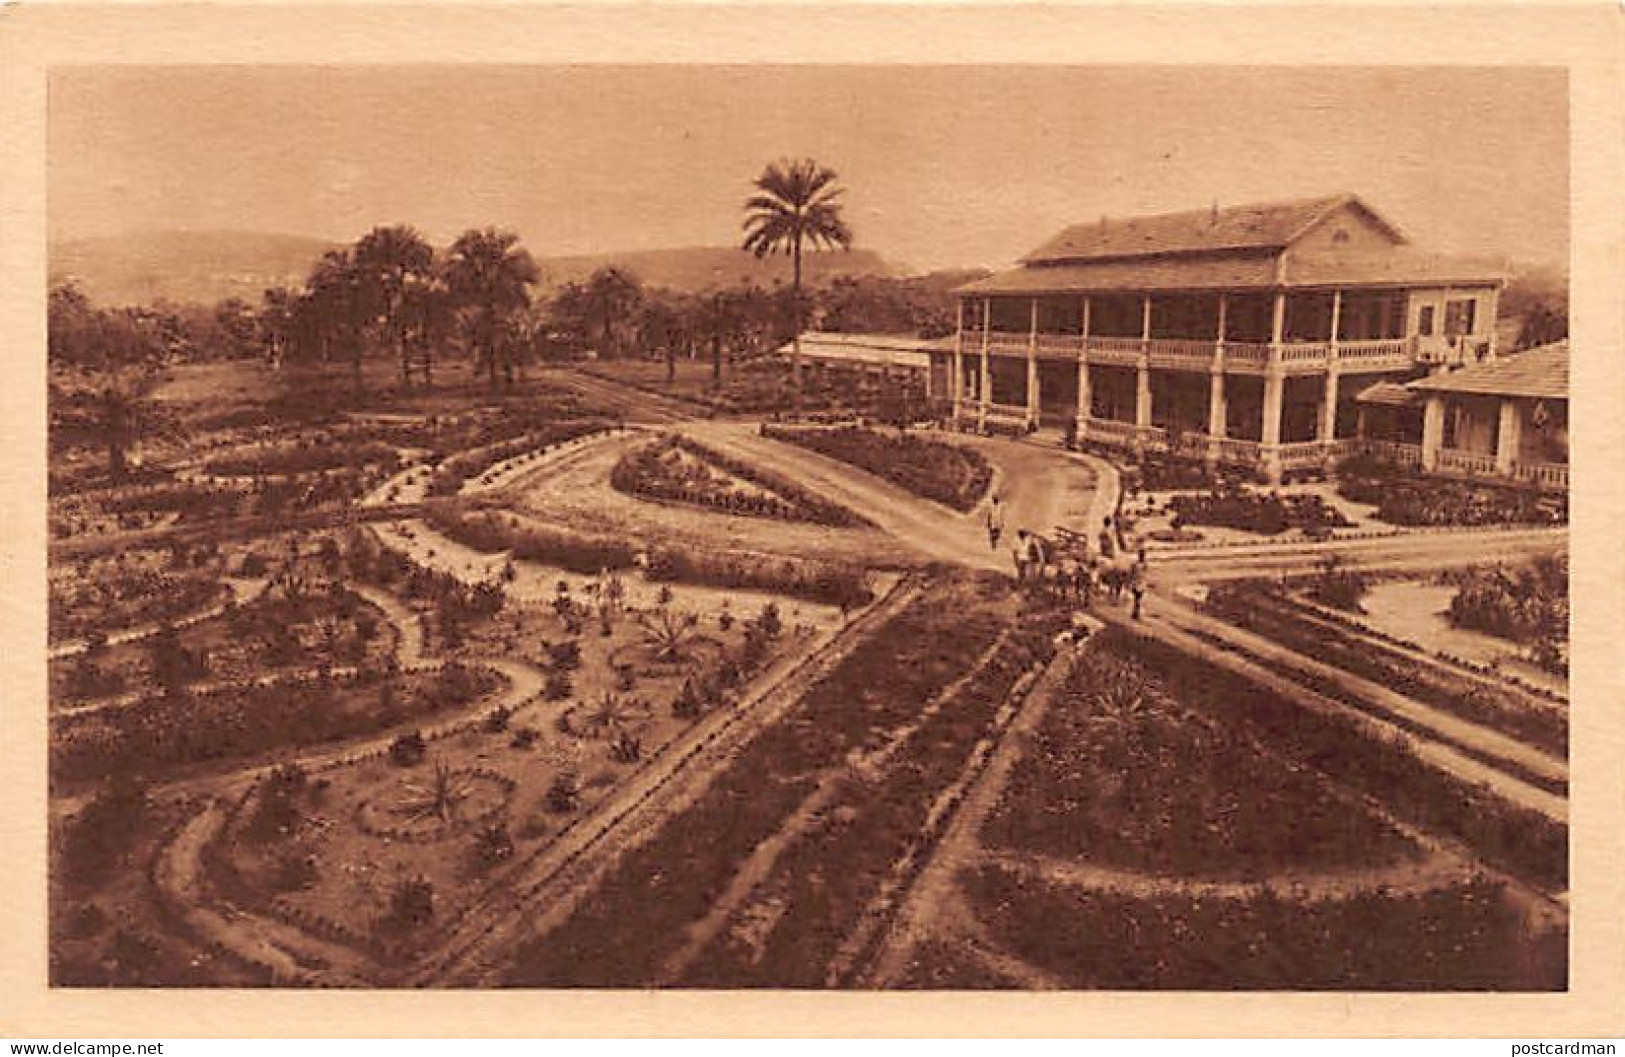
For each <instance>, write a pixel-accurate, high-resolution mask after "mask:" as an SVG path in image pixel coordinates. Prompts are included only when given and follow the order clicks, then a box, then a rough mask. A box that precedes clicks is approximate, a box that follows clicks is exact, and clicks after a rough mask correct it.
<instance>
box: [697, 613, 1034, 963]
mask: <svg viewBox="0 0 1625 1057" xmlns="http://www.w3.org/2000/svg"><path fill="white" fill-rule="evenodd" d="M1053 630H1054V629H1053V627H1050V626H1046V624H1045V622H1043V621H1042V620H1039V621H1034V622H1033V623H1031V624H1028V625H1027V626H1025V627H1023V628H1021V629H1020V630H1019V631H1017V632H1015V633H1014V634H1009V635H1005V636H1003V637H1001V639H1000V641H999V642H998V643H997V644H996V645H995V647H994V648H993V649H992V651H990V654H989V655H988V656H987V657H986V660H985V661H984V662H983V663H981V664H979V665H977V667H976V668H975V669H973V670H972V672H971V673H970V674H969V676H968V677H967V678H966V679H965V680H964V681H962V682H960V683H958V684H956V685H954V686H951V687H950V688H949V690H948V693H947V695H946V697H945V699H942V700H939V701H938V702H935V704H936V705H938V706H939V707H937V708H936V710H935V711H932V712H930V714H929V715H928V716H926V717H925V718H924V719H923V721H922V722H921V723H920V724H919V726H917V727H916V728H914V729H913V730H911V731H909V733H908V735H907V737H906V741H905V742H904V743H903V744H901V745H900V746H899V748H898V751H897V753H896V755H895V757H894V758H893V759H892V761H891V764H890V768H889V769H888V770H887V771H886V772H885V775H884V777H883V778H881V779H879V780H876V781H871V782H868V783H864V784H863V785H861V786H858V785H855V784H848V785H846V786H845V787H844V788H843V791H842V794H841V795H838V796H836V797H835V798H834V799H833V802H832V803H831V804H830V805H829V806H828V807H827V808H825V809H823V810H822V811H821V814H820V821H819V823H818V824H816V825H815V826H813V827H812V828H811V830H810V831H809V832H808V833H806V834H805V835H804V836H803V837H802V839H801V840H799V841H797V842H796V843H795V845H794V846H793V847H791V848H790V849H789V851H788V852H787V853H786V854H785V855H783V856H782V857H781V858H780V859H779V861H778V864H777V868H776V869H775V871H774V873H773V875H772V876H770V877H768V878H767V879H765V881H764V887H765V888H766V889H767V890H768V891H771V892H772V893H773V896H772V898H773V900H774V901H775V902H778V903H782V904H783V905H784V907H785V908H786V909H785V911H784V914H783V916H782V917H780V918H779V919H778V921H777V923H776V924H775V925H774V927H773V929H772V932H771V935H770V936H768V937H767V939H766V942H764V943H762V944H761V946H760V948H759V949H756V950H753V949H751V947H750V946H748V945H746V944H743V943H740V942H739V941H738V940H737V939H735V938H734V937H733V936H732V935H731V934H730V933H727V932H724V933H723V934H722V936H721V937H719V939H718V942H716V943H715V944H713V945H712V947H711V948H710V949H709V950H707V951H705V952H703V953H702V954H701V955H700V956H699V958H697V959H696V961H695V967H694V969H693V971H692V972H691V974H690V975H689V976H688V977H687V978H685V979H684V980H682V981H681V983H682V984H683V985H685V986H701V987H715V988H728V987H744V986H764V985H771V986H774V987H822V986H826V984H827V973H828V969H829V967H830V966H831V965H832V964H834V963H836V962H837V961H838V959H839V958H840V951H841V948H842V946H843V942H844V941H848V940H849V938H850V937H852V936H853V935H854V932H855V930H856V929H857V928H858V926H859V920H860V915H861V914H862V913H864V911H865V910H866V909H867V908H869V907H870V906H871V905H872V904H873V902H874V899H875V896H876V893H877V891H878V890H879V889H880V888H881V886H882V885H883V884H884V883H885V882H886V881H887V880H889V879H890V878H891V877H892V876H893V875H894V867H895V866H897V865H901V866H903V867H904V868H905V870H904V876H905V877H906V876H907V868H909V867H916V866H917V865H918V858H917V856H918V854H919V853H920V852H921V851H922V850H924V849H929V848H930V847H931V846H932V843H933V839H934V838H935V837H938V836H940V832H936V831H933V824H936V825H940V824H941V823H942V822H944V821H946V817H945V816H946V815H947V814H948V812H943V811H941V810H940V809H941V808H942V807H943V804H942V803H939V798H941V797H942V796H943V795H944V794H945V793H946V792H947V791H948V789H949V787H950V785H951V784H952V783H953V782H954V780H955V779H956V778H958V777H959V775H960V773H961V772H962V771H963V770H964V768H965V766H966V764H967V762H968V761H969V758H970V755H971V753H972V751H973V750H974V749H975V748H976V745H977V742H978V740H979V739H980V738H981V737H982V736H983V735H984V734H987V733H989V732H990V730H991V727H992V724H993V722H994V714H995V713H996V712H997V711H998V710H999V708H1000V706H1002V705H1004V704H1005V702H1006V701H1007V700H1009V699H1010V698H1011V697H1012V696H1015V694H1017V693H1019V692H1020V691H1021V690H1022V689H1024V687H1025V685H1029V684H1030V679H1031V677H1032V675H1033V674H1034V673H1035V672H1036V670H1037V668H1036V666H1038V665H1041V664H1042V663H1043V662H1044V661H1046V660H1048V657H1049V653H1050V632H1052V631H1053ZM837 864H838V865H837ZM852 956H853V957H855V958H861V956H862V954H861V952H853V954H852Z"/></svg>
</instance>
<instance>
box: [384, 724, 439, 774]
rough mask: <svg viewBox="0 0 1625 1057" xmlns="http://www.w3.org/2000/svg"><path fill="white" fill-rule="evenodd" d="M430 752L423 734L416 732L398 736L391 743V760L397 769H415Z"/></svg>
mask: <svg viewBox="0 0 1625 1057" xmlns="http://www.w3.org/2000/svg"><path fill="white" fill-rule="evenodd" d="M428 752H429V746H428V744H427V743H426V742H424V740H423V734H422V733H421V732H419V731H415V730H414V731H412V732H411V733H409V734H400V735H397V736H396V738H395V740H394V741H392V742H390V743H389V759H390V762H391V763H393V764H395V766H397V767H414V766H416V765H417V764H420V763H422V762H423V758H424V757H425V756H426V755H427V754H428Z"/></svg>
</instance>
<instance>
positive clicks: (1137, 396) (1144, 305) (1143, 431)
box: [1134, 294, 1151, 448]
mask: <svg viewBox="0 0 1625 1057" xmlns="http://www.w3.org/2000/svg"><path fill="white" fill-rule="evenodd" d="M1134 381H1135V386H1134V446H1135V447H1136V448H1140V447H1143V446H1144V445H1145V442H1146V440H1147V439H1148V438H1149V436H1150V431H1151V295H1150V294H1146V295H1144V297H1143V298H1142V299H1141V302H1140V362H1139V363H1138V365H1137V368H1136V371H1135V379H1134Z"/></svg>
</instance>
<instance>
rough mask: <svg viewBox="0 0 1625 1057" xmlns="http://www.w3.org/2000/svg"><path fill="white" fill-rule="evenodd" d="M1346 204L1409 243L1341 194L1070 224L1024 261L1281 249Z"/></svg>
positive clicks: (1374, 214)
mask: <svg viewBox="0 0 1625 1057" xmlns="http://www.w3.org/2000/svg"><path fill="white" fill-rule="evenodd" d="M1348 205H1352V206H1354V207H1356V208H1357V209H1359V210H1361V211H1362V212H1364V213H1365V214H1366V215H1367V216H1369V217H1370V218H1371V219H1372V220H1373V221H1375V222H1376V223H1377V224H1378V225H1379V226H1381V227H1382V228H1383V229H1384V230H1386V231H1387V232H1388V234H1389V235H1390V236H1392V237H1393V240H1394V242H1396V243H1403V242H1405V241H1407V240H1406V238H1405V236H1404V234H1403V233H1402V232H1400V230H1399V229H1398V228H1396V227H1395V226H1394V225H1393V224H1391V223H1389V222H1388V221H1387V220H1386V219H1384V218H1383V217H1382V216H1381V215H1379V214H1378V213H1377V211H1376V210H1374V209H1372V208H1371V207H1370V206H1368V205H1366V204H1365V203H1364V202H1362V201H1360V199H1359V197H1358V196H1357V195H1352V194H1338V195H1327V196H1323V197H1320V198H1300V199H1294V200H1291V201H1286V202H1265V203H1259V204H1254V205H1241V206H1229V207H1227V208H1224V209H1191V210H1186V211H1183V212H1179V213H1158V214H1155V215H1152V216H1139V217H1125V218H1121V219H1116V220H1113V219H1107V218H1105V217H1102V218H1101V219H1100V220H1099V221H1098V222H1096V223H1093V224H1077V225H1074V226H1072V227H1069V228H1067V229H1066V230H1065V231H1063V232H1061V233H1060V234H1059V235H1057V236H1056V237H1055V238H1053V239H1051V240H1050V241H1049V242H1046V243H1045V244H1044V245H1042V246H1040V247H1038V249H1036V250H1034V251H1032V252H1031V253H1029V254H1027V256H1025V257H1023V258H1022V261H1023V263H1027V264H1042V263H1045V262H1053V261H1091V260H1101V259H1106V258H1112V257H1144V256H1148V255H1153V254H1167V253H1203V252H1208V253H1211V252H1217V251H1223V250H1247V249H1251V250H1271V249H1280V248H1282V247H1284V246H1288V245H1291V244H1292V243H1293V242H1295V241H1297V239H1299V238H1300V237H1302V236H1303V235H1304V234H1305V233H1306V232H1308V231H1309V230H1310V229H1311V228H1313V227H1314V226H1315V225H1316V224H1318V223H1320V221H1321V220H1323V219H1325V217H1326V216H1327V215H1328V214H1330V213H1332V212H1334V211H1336V210H1338V209H1341V208H1343V207H1344V206H1348Z"/></svg>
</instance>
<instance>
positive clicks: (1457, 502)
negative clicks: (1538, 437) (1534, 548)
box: [1337, 459, 1569, 526]
mask: <svg viewBox="0 0 1625 1057" xmlns="http://www.w3.org/2000/svg"><path fill="white" fill-rule="evenodd" d="M1337 492H1338V494H1339V495H1341V496H1342V497H1343V498H1344V499H1347V500H1349V501H1350V502H1354V503H1365V504H1367V505H1370V506H1375V507H1376V508H1377V517H1378V518H1380V519H1381V520H1383V521H1386V522H1388V523H1389V524H1391V525H1410V526H1415V525H1565V524H1567V523H1568V520H1569V510H1568V496H1567V495H1546V494H1542V493H1540V492H1539V491H1536V490H1534V489H1530V488H1520V487H1515V486H1507V485H1493V484H1480V483H1476V482H1470V481H1452V480H1447V479H1443V478H1437V477H1429V478H1425V479H1418V478H1417V477H1416V476H1415V475H1414V474H1411V473H1407V472H1402V471H1399V470H1396V469H1394V468H1392V467H1388V466H1385V465H1383V464H1381V463H1376V462H1373V461H1371V460H1369V459H1358V460H1353V459H1351V460H1348V461H1346V462H1344V463H1343V464H1342V465H1341V466H1340V467H1339V468H1338V482H1337Z"/></svg>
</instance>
